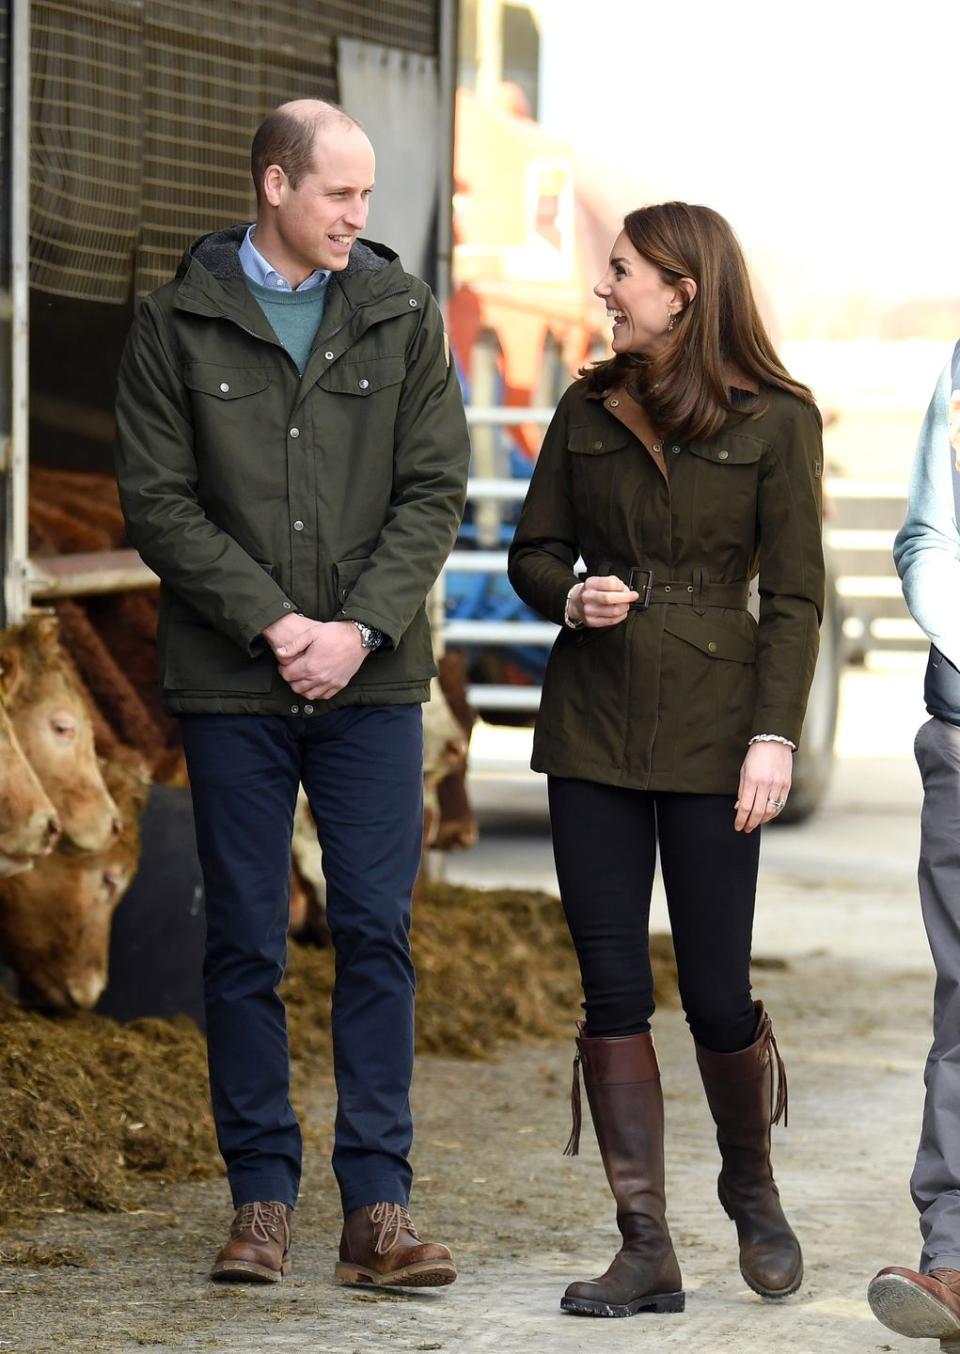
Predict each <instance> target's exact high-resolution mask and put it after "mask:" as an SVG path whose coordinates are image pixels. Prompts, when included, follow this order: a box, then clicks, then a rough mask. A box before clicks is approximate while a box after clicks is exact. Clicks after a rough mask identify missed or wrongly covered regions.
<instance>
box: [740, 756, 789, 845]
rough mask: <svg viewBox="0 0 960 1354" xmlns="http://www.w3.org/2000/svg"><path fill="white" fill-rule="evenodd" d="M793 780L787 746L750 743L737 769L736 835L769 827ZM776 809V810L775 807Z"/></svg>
mask: <svg viewBox="0 0 960 1354" xmlns="http://www.w3.org/2000/svg"><path fill="white" fill-rule="evenodd" d="M792 780H793V749H792V748H789V747H787V745H786V743H751V744H750V746H749V748H748V749H747V755H746V757H745V758H744V759H743V766H741V768H740V792H739V794H738V796H737V803H736V806H735V807H736V810H737V817H736V820H735V822H734V824H733V826H734V828H735V829H736V830H737V832H752V831H753V829H754V828H755V827H759V826H760V824H761V823H769V822H770V819H771V818H776V816H777V814H778V813H779V812H780V810H781V809H782V808H783V805H784V804H785V803H786V800H787V795H788V794H789V793H790V783H791V781H792ZM778 805H779V807H778Z"/></svg>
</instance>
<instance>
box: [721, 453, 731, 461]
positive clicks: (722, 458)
mask: <svg viewBox="0 0 960 1354" xmlns="http://www.w3.org/2000/svg"><path fill="white" fill-rule="evenodd" d="M729 455H730V453H729V451H721V452H720V460H721V461H725V460H726V459H727V457H728V456H729Z"/></svg>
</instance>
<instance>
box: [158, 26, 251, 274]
mask: <svg viewBox="0 0 960 1354" xmlns="http://www.w3.org/2000/svg"><path fill="white" fill-rule="evenodd" d="M145 17H146V24H145V31H144V83H143V102H144V119H143V198H142V202H141V218H142V224H141V231H140V248H139V251H138V254H137V268H136V286H137V291H138V292H141V293H142V292H149V291H153V290H154V288H156V287H159V286H160V285H161V284H162V283H164V282H166V281H168V280H169V279H170V277H171V276H172V274H173V272H174V271H175V269H176V265H177V262H178V261H179V257H180V254H181V253H182V251H183V249H184V247H185V245H186V244H187V243H188V242H189V241H190V240H191V239H192V238H194V237H195V236H197V235H202V234H203V233H204V231H208V230H215V229H216V228H217V227H219V226H222V225H224V224H226V223H227V222H233V221H243V220H248V219H249V218H250V215H251V203H252V197H253V190H252V184H251V182H250V176H249V162H250V137H251V134H252V132H253V130H254V128H255V127H256V126H257V123H258V121H259V120H260V117H261V106H262V105H261V96H260V83H259V70H258V66H259V61H258V56H257V49H258V45H259V39H260V4H259V0H232V3H231V5H230V7H229V10H227V9H225V7H224V6H223V5H220V4H211V3H208V4H202V3H201V4H197V3H195V2H194V0H160V2H158V0H152V2H151V3H148V4H147V5H146V6H145Z"/></svg>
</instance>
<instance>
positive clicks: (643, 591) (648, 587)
mask: <svg viewBox="0 0 960 1354" xmlns="http://www.w3.org/2000/svg"><path fill="white" fill-rule="evenodd" d="M642 574H646V580H647V581H646V582H645V583H644V585H643V587H640V585H639V582H638V579H639V577H640V575H642ZM627 587H628V588H629V589H630V591H631V592H639V594H640V598H639V601H636V602H631V603H630V610H631V611H648V610H649V609H650V599H651V597H652V596H653V570H652V569H640V568H638V567H637V566H636V565H634V566H633V567H632V568H631V569H630V571H629V573H628V574H627Z"/></svg>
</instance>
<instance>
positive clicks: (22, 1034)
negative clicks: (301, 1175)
mask: <svg viewBox="0 0 960 1354" xmlns="http://www.w3.org/2000/svg"><path fill="white" fill-rule="evenodd" d="M652 951H653V960H654V972H655V975H656V980H657V988H658V1000H659V1001H660V1002H661V1003H670V1002H671V1001H675V1000H676V970H675V968H674V966H673V958H672V950H671V949H670V946H669V938H667V937H654V943H653V945H652ZM413 952H414V959H415V961H416V964H417V970H418V979H419V991H418V998H417V1049H418V1052H420V1053H442V1054H445V1055H446V1056H449V1057H466V1058H483V1057H489V1056H490V1055H491V1054H492V1053H493V1052H494V1051H495V1050H496V1049H497V1048H498V1047H499V1046H500V1045H501V1044H502V1043H504V1042H505V1041H507V1040H510V1039H514V1040H517V1039H519V1040H540V1039H556V1038H558V1037H564V1036H566V1035H568V1034H570V1033H572V1022H573V1020H574V1019H575V1018H576V1017H577V1015H578V1014H579V1013H580V1012H579V1000H580V987H579V981H578V977H577V970H576V961H575V959H574V956H573V952H572V949H571V946H570V940H569V937H568V935H567V930H566V925H565V923H564V920H563V915H562V912H561V909H560V905H559V903H558V902H557V900H556V898H553V897H551V896H549V895H548V894H544V893H536V892H532V891H523V890H511V889H499V890H494V891H489V892H488V891H484V890H475V889H467V888H454V887H450V886H447V885H442V884H429V885H428V886H427V889H426V896H425V897H424V899H423V900H422V901H421V902H418V904H417V906H416V909H415V916H414V930H413ZM332 987H333V955H332V952H331V951H330V950H325V949H315V948H312V947H309V946H300V945H295V944H294V945H291V949H290V958H289V964H288V972H287V977H286V979H285V980H284V984H283V988H282V992H283V996H284V998H285V1000H286V1003H287V1012H288V1023H289V1030H290V1050H291V1055H292V1058H293V1079H294V1092H295V1094H296V1093H297V1091H298V1090H299V1091H300V1093H301V1095H302V1092H303V1089H304V1087H305V1086H306V1085H307V1084H308V1083H309V1082H310V1081H311V1079H313V1078H315V1077H316V1075H317V1073H318V1072H321V1073H323V1072H326V1071H328V1070H329V1067H330V993H331V990H332ZM0 1085H3V1086H4V1088H5V1089H4V1092H3V1094H2V1096H0V1215H3V1216H4V1217H6V1218H10V1217H11V1216H13V1215H16V1214H17V1213H22V1212H24V1211H27V1210H30V1211H34V1210H40V1211H59V1210H62V1209H64V1208H77V1207H88V1208H97V1209H103V1210H116V1209H128V1208H134V1207H136V1206H137V1205H138V1204H140V1203H141V1202H142V1199H143V1194H144V1184H143V1182H144V1180H151V1179H152V1180H157V1181H168V1182H169V1181H175V1180H185V1179H190V1178H200V1177H208V1176H211V1175H215V1174H217V1173H218V1172H219V1171H220V1170H222V1167H221V1165H220V1162H219V1157H218V1156H217V1152H216V1144H215V1140H214V1134H213V1125H212V1122H211V1118H210V1113H209V1108H208V1092H207V1072H206V1054H205V1049H204V1043H203V1039H202V1037H201V1035H200V1034H199V1033H198V1031H197V1030H196V1028H195V1027H194V1025H193V1024H192V1023H191V1022H190V1021H188V1020H186V1019H180V1020H175V1021H162V1020H138V1021H133V1022H131V1023H130V1024H129V1025H125V1026H119V1025H117V1024H115V1023H114V1022H113V1021H110V1020H107V1019H104V1018H103V1017H101V1016H95V1015H83V1016H77V1017H73V1018H58V1019H50V1018H48V1017H46V1016H42V1015H39V1014H37V1013H34V1012H26V1011H22V1010H20V1009H19V1008H18V1007H16V1006H15V1005H13V1004H12V1003H11V1002H9V1001H7V1000H4V999H0ZM0 1258H2V1257H0ZM11 1262H12V1263H17V1261H15V1260H13V1261H11V1260H8V1261H7V1263H11Z"/></svg>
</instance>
